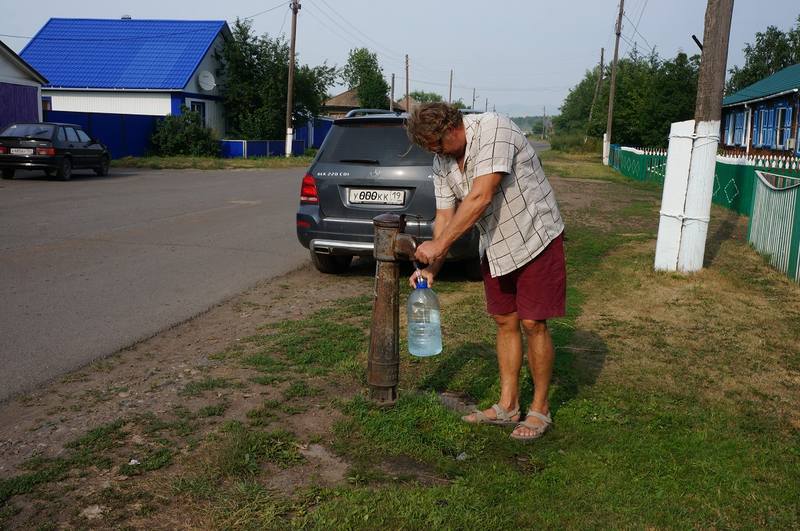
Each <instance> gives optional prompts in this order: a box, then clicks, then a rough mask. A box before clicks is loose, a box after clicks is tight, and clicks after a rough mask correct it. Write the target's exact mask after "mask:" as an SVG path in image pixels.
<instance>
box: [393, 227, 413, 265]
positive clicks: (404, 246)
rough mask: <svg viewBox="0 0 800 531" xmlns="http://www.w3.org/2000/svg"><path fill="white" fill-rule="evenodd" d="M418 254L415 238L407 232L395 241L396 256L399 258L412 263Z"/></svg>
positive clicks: (399, 235) (402, 233)
mask: <svg viewBox="0 0 800 531" xmlns="http://www.w3.org/2000/svg"><path fill="white" fill-rule="evenodd" d="M416 252H417V241H416V240H415V239H414V237H413V236H411V235H410V234H406V233H405V232H401V233H400V234H398V235H397V237H396V238H395V240H394V254H395V256H396V257H397V258H400V259H402V260H408V261H409V262H411V261H413V260H414V253H416Z"/></svg>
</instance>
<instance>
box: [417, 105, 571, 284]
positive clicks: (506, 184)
mask: <svg viewBox="0 0 800 531" xmlns="http://www.w3.org/2000/svg"><path fill="white" fill-rule="evenodd" d="M464 130H465V133H466V138H467V147H466V152H465V154H464V172H463V173H462V172H461V169H460V168H459V167H458V161H457V160H456V159H454V158H453V157H448V156H445V155H436V156H434V159H433V174H434V188H435V192H436V208H438V209H447V208H453V207H455V206H456V203H457V201H459V200H461V199H463V198H464V197H465V196H466V195H467V194H468V193H469V191H470V189H471V188H472V181H473V180H474V179H475V178H476V177H480V176H481V175H487V174H490V173H502V174H504V176H503V178H502V180H501V182H500V186H499V187H498V189H497V192H495V194H494V197H492V202H491V204H490V205H489V206H488V207H487V209H486V211H485V212H484V213H483V215H482V216H481V217H480V219H478V222H477V225H478V229H479V231H480V235H481V236H480V255H481V256H483V254H484V253H486V257H487V259H488V262H489V270H490V272H491V274H492V276H493V277H497V276H500V275H505V274H507V273H510V272H512V271H514V270H516V269H518V268H520V267H521V266H523V265H525V264H527V263H528V262H530V261H531V260H533V259H534V258H536V256H538V255H539V253H541V252H542V251H543V250H544V248H545V247H547V245H548V244H549V243H550V242H551V241H553V240H554V239H555V238H556V237H557V236H558V235H559V234H561V233H562V232H563V230H564V222H563V220H562V219H561V214H560V213H559V211H558V205H557V204H556V198H555V195H554V194H553V189H552V187H551V186H550V183H549V181H548V180H547V177H545V174H544V170H543V169H542V164H541V162H540V161H539V157H538V155H536V152H535V151H534V149H533V147H532V146H531V145H530V143H529V142H528V139H527V138H525V135H523V134H522V132H521V131H520V130H519V128H518V127H517V126H516V124H514V122H512V121H511V120H510V119H509V118H507V117H505V116H501V115H499V114H496V113H484V114H470V115H467V116H464Z"/></svg>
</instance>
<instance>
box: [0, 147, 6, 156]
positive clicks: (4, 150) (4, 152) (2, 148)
mask: <svg viewBox="0 0 800 531" xmlns="http://www.w3.org/2000/svg"><path fill="white" fill-rule="evenodd" d="M0 153H2V154H3V155H5V154H7V153H8V148H7V147H5V146H0Z"/></svg>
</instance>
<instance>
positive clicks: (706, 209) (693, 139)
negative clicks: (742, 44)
mask: <svg viewBox="0 0 800 531" xmlns="http://www.w3.org/2000/svg"><path fill="white" fill-rule="evenodd" d="M732 16H733V0H708V3H707V4H706V16H705V30H704V36H703V51H702V55H701V57H700V76H699V79H698V82H697V100H696V104H695V108H694V120H687V121H685V122H677V123H674V124H672V128H671V130H670V139H669V152H668V155H667V169H666V176H665V180H664V194H663V197H662V200H661V218H660V220H659V225H658V240H657V241H656V259H655V269H657V270H663V271H676V270H677V271H683V272H686V273H690V272H694V271H699V270H700V269H702V267H703V257H704V254H705V247H706V237H707V235H708V222H709V218H710V215H711V196H712V194H713V189H714V173H715V169H716V162H717V147H718V146H719V130H720V127H719V126H720V118H721V115H722V91H723V88H724V84H725V69H726V67H727V63H728V41H729V39H730V31H731V18H732Z"/></svg>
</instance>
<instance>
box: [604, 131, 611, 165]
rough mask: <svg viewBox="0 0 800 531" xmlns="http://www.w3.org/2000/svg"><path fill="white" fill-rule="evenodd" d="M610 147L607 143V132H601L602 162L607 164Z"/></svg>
mask: <svg viewBox="0 0 800 531" xmlns="http://www.w3.org/2000/svg"><path fill="white" fill-rule="evenodd" d="M610 150H611V147H610V145H609V143H608V133H603V164H605V165H606V166H608V154H609V152H610Z"/></svg>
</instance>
